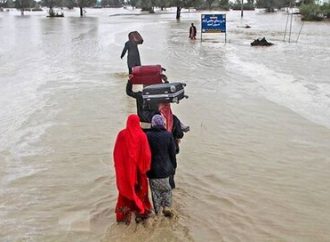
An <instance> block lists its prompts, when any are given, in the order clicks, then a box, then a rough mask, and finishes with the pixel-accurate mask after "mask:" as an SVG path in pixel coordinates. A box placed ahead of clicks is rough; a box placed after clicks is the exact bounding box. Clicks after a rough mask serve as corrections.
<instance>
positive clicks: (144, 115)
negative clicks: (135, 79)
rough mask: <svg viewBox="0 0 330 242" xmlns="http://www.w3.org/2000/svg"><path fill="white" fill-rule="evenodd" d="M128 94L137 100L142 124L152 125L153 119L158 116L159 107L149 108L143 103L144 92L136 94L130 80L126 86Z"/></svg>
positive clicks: (138, 113)
mask: <svg viewBox="0 0 330 242" xmlns="http://www.w3.org/2000/svg"><path fill="white" fill-rule="evenodd" d="M126 94H127V95H128V96H130V97H132V98H135V100H136V109H137V115H138V116H139V118H140V121H141V122H144V123H151V119H152V117H153V116H154V115H155V114H158V113H159V111H158V105H155V106H147V105H144V103H143V97H142V92H141V91H138V92H134V91H133V85H132V83H131V82H130V81H129V80H128V81H127V84H126Z"/></svg>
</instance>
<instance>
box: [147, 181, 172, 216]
mask: <svg viewBox="0 0 330 242" xmlns="http://www.w3.org/2000/svg"><path fill="white" fill-rule="evenodd" d="M149 184H150V190H151V196H152V203H153V205H154V209H155V213H156V214H158V213H159V210H160V208H161V207H163V208H164V207H171V206H172V189H171V186H170V183H169V178H168V177H167V178H160V179H149Z"/></svg>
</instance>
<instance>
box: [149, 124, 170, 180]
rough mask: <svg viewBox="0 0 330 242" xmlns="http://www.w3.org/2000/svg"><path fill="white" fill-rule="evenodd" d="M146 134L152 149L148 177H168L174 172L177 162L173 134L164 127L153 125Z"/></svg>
mask: <svg viewBox="0 0 330 242" xmlns="http://www.w3.org/2000/svg"><path fill="white" fill-rule="evenodd" d="M146 134H147V137H148V141H149V145H150V149H151V168H150V170H149V171H148V172H147V176H148V178H154V179H155V178H166V177H169V176H170V175H172V174H174V170H175V168H176V165H177V164H176V157H175V156H176V154H175V142H174V139H173V135H172V134H171V133H170V132H168V131H166V130H165V128H163V127H152V128H151V129H150V130H148V131H146Z"/></svg>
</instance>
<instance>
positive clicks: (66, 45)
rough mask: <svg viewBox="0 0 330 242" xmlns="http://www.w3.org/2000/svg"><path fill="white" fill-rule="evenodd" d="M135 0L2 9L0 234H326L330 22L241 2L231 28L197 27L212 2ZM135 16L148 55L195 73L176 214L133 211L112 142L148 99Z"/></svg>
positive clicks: (219, 237)
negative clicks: (130, 6) (156, 9)
mask: <svg viewBox="0 0 330 242" xmlns="http://www.w3.org/2000/svg"><path fill="white" fill-rule="evenodd" d="M135 13H137V11H132V10H125V9H95V10H93V9H90V10H89V9H88V10H87V17H84V18H80V17H79V13H78V10H75V11H73V12H70V11H65V17H64V18H53V19H50V18H47V17H45V15H46V12H43V13H32V12H29V13H26V16H20V15H19V12H16V11H10V12H1V13H0V33H1V34H0V86H1V87H0V107H1V109H0V167H1V169H0V241H5V242H13V241H38V242H39V241H40V242H47V241H56V242H61V241H80V242H84V241H88V242H90V241H103V242H108V241H109V242H110V241H111V242H113V241H198V242H199V241H200V242H202V241H226V242H232V241H233V242H236V241H260V242H264V241H288V242H291V241H299V242H304V241H306V242H307V241H313V242H314V241H322V242H324V241H330V230H329V227H330V203H329V200H330V190H329V184H330V174H329V172H330V171H329V165H330V149H329V147H330V79H329V76H330V69H329V63H330V42H329V40H330V31H329V30H330V23H329V22H321V23H320V22H317V23H313V22H306V23H304V25H303V27H302V29H301V26H302V22H300V20H299V17H297V16H294V17H293V21H292V22H293V25H292V34H291V36H290V38H291V43H288V42H287V41H283V39H284V31H285V25H286V21H287V15H286V14H285V13H284V12H278V13H274V14H264V13H262V12H259V11H256V12H254V11H253V12H244V18H243V19H241V18H240V12H237V11H230V12H227V13H226V14H227V36H226V39H227V43H225V36H224V34H212V35H205V36H203V39H204V41H203V42H201V41H200V36H199V35H198V40H196V41H190V40H189V39H188V29H189V26H190V23H191V22H194V23H195V25H196V26H197V29H198V34H200V14H201V13H197V12H184V13H183V14H182V19H181V21H179V22H177V21H176V20H175V13H174V12H170V11H169V12H167V14H154V15H148V14H146V15H135ZM289 22H290V21H289ZM246 24H248V25H250V26H251V28H244V26H245V25H246ZM288 29H289V28H288ZM300 29H301V34H300V36H299V31H300ZM133 30H138V31H139V32H140V33H141V34H142V36H143V37H144V40H145V41H144V43H143V45H141V46H140V55H141V59H142V63H143V64H162V65H163V66H164V67H165V68H166V69H167V71H166V73H167V76H168V78H169V80H170V81H183V82H186V83H187V87H186V93H187V95H189V99H186V100H183V101H182V102H181V103H180V104H173V110H174V112H175V113H176V114H177V115H178V116H179V117H180V118H181V120H182V121H183V122H184V123H185V124H188V125H190V127H191V131H190V132H189V133H187V134H186V135H185V137H184V139H183V140H182V143H181V153H180V154H179V156H178V169H177V175H176V182H177V189H175V190H174V208H175V209H176V211H177V213H178V218H177V219H175V220H171V221H168V220H167V219H164V218H159V219H154V220H153V221H151V222H149V224H147V225H146V226H143V225H138V226H137V225H135V224H134V223H133V224H131V225H130V226H128V227H127V226H124V225H117V224H116V222H115V217H114V207H115V203H116V197H117V190H116V186H115V177H114V169H113V161H112V149H113V144H114V140H115V137H116V135H117V133H118V132H119V130H120V129H122V128H124V126H125V123H126V117H127V116H128V114H131V113H134V112H135V111H136V108H135V101H134V100H133V99H132V98H130V97H128V96H126V94H125V85H126V80H127V67H126V60H125V59H123V60H121V59H120V54H121V51H122V48H123V46H124V42H125V41H126V39H127V34H128V32H130V31H133ZM298 36H299V39H298ZM259 37H266V39H267V40H268V41H270V42H273V43H274V44H275V45H274V46H272V47H269V48H263V47H257V48H253V47H250V42H252V41H253V40H254V39H256V38H259ZM288 37H289V36H288V33H287V35H286V39H287V40H288ZM297 39H298V42H296V40H297Z"/></svg>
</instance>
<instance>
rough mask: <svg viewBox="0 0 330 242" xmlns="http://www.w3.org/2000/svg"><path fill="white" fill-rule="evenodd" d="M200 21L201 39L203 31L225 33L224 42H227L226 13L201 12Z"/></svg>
mask: <svg viewBox="0 0 330 242" xmlns="http://www.w3.org/2000/svg"><path fill="white" fill-rule="evenodd" d="M201 22H202V25H201V26H202V30H201V41H203V33H205V34H207V33H225V43H226V42H227V31H226V14H202V15H201Z"/></svg>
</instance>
